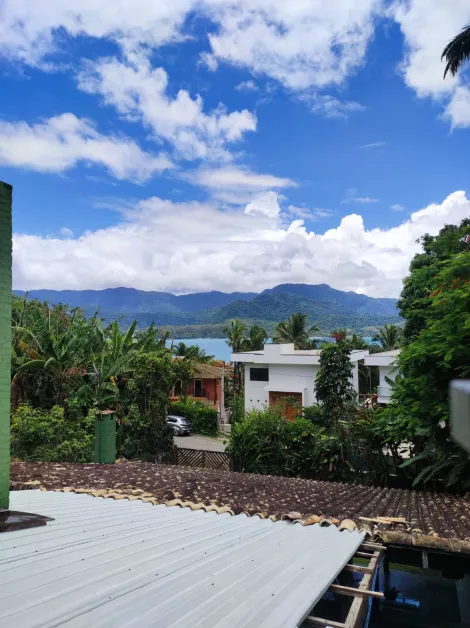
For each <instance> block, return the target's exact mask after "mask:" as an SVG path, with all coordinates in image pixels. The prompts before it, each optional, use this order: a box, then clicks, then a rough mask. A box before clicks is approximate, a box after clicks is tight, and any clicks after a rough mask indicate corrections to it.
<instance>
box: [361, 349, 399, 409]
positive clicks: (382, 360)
mask: <svg viewBox="0 0 470 628" xmlns="http://www.w3.org/2000/svg"><path fill="white" fill-rule="evenodd" d="M399 353H400V349H396V350H395V351H383V352H382V353H372V354H371V355H368V356H366V357H365V358H364V364H365V365H366V366H378V367H379V377H380V380H379V387H378V390H377V401H378V403H390V398H391V396H392V387H391V386H390V384H389V383H388V382H387V380H386V379H385V378H387V379H389V380H391V381H392V382H394V381H395V378H396V376H397V375H398V369H397V367H396V359H397V357H398V355H399Z"/></svg>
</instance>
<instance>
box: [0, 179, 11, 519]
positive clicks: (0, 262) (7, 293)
mask: <svg viewBox="0 0 470 628" xmlns="http://www.w3.org/2000/svg"><path fill="white" fill-rule="evenodd" d="M11 204H12V188H11V185H8V184H7V183H3V182H2V181H0V509H2V508H8V496H9V490H10V378H11V290H12V285H11V248H12V244H11Z"/></svg>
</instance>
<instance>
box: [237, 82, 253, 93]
mask: <svg viewBox="0 0 470 628" xmlns="http://www.w3.org/2000/svg"><path fill="white" fill-rule="evenodd" d="M235 89H236V90H237V91H239V92H256V91H257V90H258V86H257V85H256V83H255V82H254V81H242V82H241V83H238V85H236V86H235Z"/></svg>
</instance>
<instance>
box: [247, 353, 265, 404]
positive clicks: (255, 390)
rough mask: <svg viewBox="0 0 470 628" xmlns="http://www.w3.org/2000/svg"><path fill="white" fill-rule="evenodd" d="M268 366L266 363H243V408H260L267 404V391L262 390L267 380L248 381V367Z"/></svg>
mask: <svg viewBox="0 0 470 628" xmlns="http://www.w3.org/2000/svg"><path fill="white" fill-rule="evenodd" d="M251 366H254V367H256V368H261V369H262V368H268V365H267V364H245V410H246V411H247V412H248V411H249V410H261V409H262V408H264V406H267V405H268V404H269V393H268V392H267V391H266V390H264V388H265V386H268V385H269V382H252V381H250V367H251Z"/></svg>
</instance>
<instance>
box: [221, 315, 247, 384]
mask: <svg viewBox="0 0 470 628" xmlns="http://www.w3.org/2000/svg"><path fill="white" fill-rule="evenodd" d="M246 330H247V327H246V325H245V323H244V322H243V321H241V320H239V319H237V318H236V319H234V320H232V321H230V325H229V326H228V327H224V329H223V330H222V331H223V333H224V334H225V335H226V336H227V339H226V341H225V342H226V343H227V344H228V346H229V347H230V348H231V349H232V351H233V353H240V352H241V351H245V347H246V336H245V333H246ZM233 376H234V388H235V393H236V394H240V393H241V391H242V388H243V378H242V369H241V364H240V363H239V362H235V365H234V368H233Z"/></svg>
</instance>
